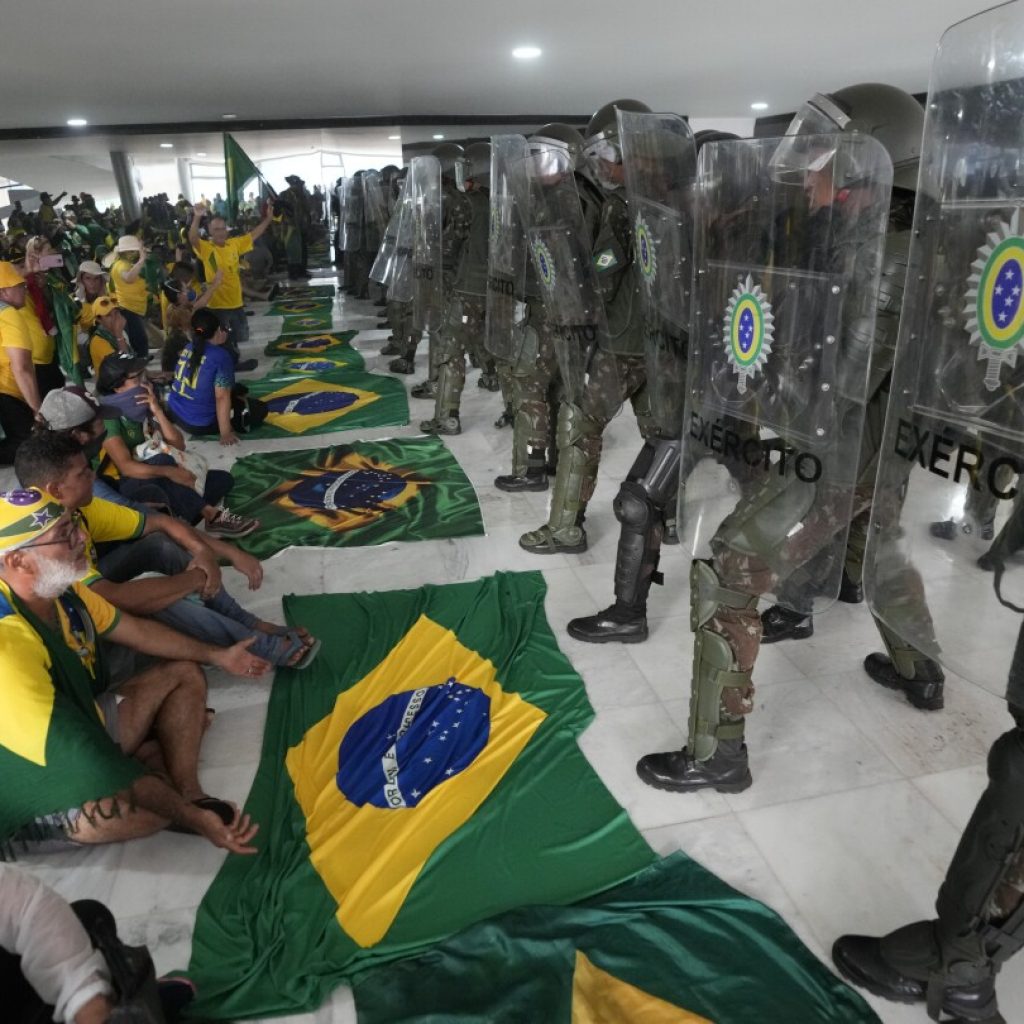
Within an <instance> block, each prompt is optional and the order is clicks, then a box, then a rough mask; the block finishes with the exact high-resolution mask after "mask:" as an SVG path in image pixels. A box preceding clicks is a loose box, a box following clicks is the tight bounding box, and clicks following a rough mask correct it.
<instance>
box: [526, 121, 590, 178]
mask: <svg viewBox="0 0 1024 1024" xmlns="http://www.w3.org/2000/svg"><path fill="white" fill-rule="evenodd" d="M527 143H528V144H534V143H535V144H536V145H537V146H554V147H556V148H558V149H564V150H566V152H568V154H569V156H570V157H571V159H572V166H573V170H576V169H577V168H578V167H579V166H580V162H581V160H582V158H583V136H582V135H581V134H580V131H579V129H578V128H573V126H572V125H571V124H565V123H564V122H562V121H550V122H548V123H547V124H544V125H541V126H540V128H538V129H537V130H536V131H535V132H534V133H533V134H532V135H531V136H530V137H529V139H527Z"/></svg>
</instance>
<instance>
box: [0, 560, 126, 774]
mask: <svg viewBox="0 0 1024 1024" xmlns="http://www.w3.org/2000/svg"><path fill="white" fill-rule="evenodd" d="M70 589H71V590H72V591H73V592H74V593H75V595H76V596H77V597H78V598H79V600H80V601H81V602H82V604H83V605H84V606H85V611H86V617H85V618H86V621H82V620H81V618H80V617H79V616H78V615H77V613H76V614H75V616H74V617H75V621H72V620H71V619H69V617H68V608H67V607H65V603H64V601H63V600H62V599H61V598H58V599H57V601H56V602H55V603H56V605H57V618H58V620H59V622H60V628H61V633H62V635H63V637H64V642H65V643H66V644H67V645H68V647H69V648H70V649H71V650H72V651H73V652H74V653H75V654H77V655H78V656H79V658H81V660H82V664H83V665H84V666H85V668H86V671H87V672H88V673H89V675H90V676H91V677H92V681H93V683H94V684H95V683H96V682H97V679H96V667H97V660H98V659H97V652H98V645H99V640H100V639H101V638H102V637H104V636H106V635H107V634H108V633H110V631H111V630H112V629H114V627H115V626H117V623H118V622H119V620H120V617H121V613H120V612H119V611H118V610H117V609H116V608H115V607H114V606H113V605H112V604H111V603H110V602H109V601H106V600H104V599H103V598H102V597H100V595H99V594H96V593H94V592H93V591H91V590H90V589H89V588H88V587H87V586H86V585H85V584H84V583H82V582H78V583H73V584H72V585H71V587H70ZM50 665H51V662H50V652H49V651H47V649H46V645H45V644H44V643H43V640H42V637H40V635H39V634H38V633H37V632H36V631H35V630H34V629H33V628H32V626H31V625H30V624H29V622H28V620H27V619H26V618H24V617H23V616H22V615H20V614H18V612H17V611H16V610H15V607H14V603H13V601H12V600H11V592H10V589H9V588H8V586H7V584H6V583H5V582H3V581H2V580H0V679H3V686H0V746H4V747H6V748H7V749H8V750H11V751H13V752H14V753H15V754H18V755H19V756H20V757H24V758H25V759H27V760H29V761H33V762H35V763H36V764H39V765H45V764H46V739H47V734H48V730H49V724H50V717H51V715H52V712H53V704H54V696H55V694H54V686H53V678H52V676H51V675H50ZM96 716H97V718H99V720H100V721H102V720H103V716H102V715H101V714H100V710H99V708H96Z"/></svg>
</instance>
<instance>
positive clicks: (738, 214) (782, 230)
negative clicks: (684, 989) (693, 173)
mask: <svg viewBox="0 0 1024 1024" xmlns="http://www.w3.org/2000/svg"><path fill="white" fill-rule="evenodd" d="M891 190H892V164H891V162H890V160H889V157H888V154H887V153H886V151H885V149H884V148H883V147H882V146H881V144H880V143H878V142H877V141H875V140H874V139H872V138H870V137H867V136H862V135H855V134H851V135H848V136H843V135H819V136H813V137H806V138H802V139H800V140H794V139H786V140H781V141H780V140H778V139H758V140H753V141H738V142H718V143H710V144H708V145H706V146H705V147H703V148H702V150H701V153H700V159H699V161H698V172H697V190H696V223H695V235H694V258H695V263H696V276H695V279H694V282H695V283H694V292H693V297H692V307H693V316H692V320H691V333H690V340H689V358H688V368H687V390H686V403H685V407H684V412H683V434H682V437H683V449H682V462H683V466H685V467H690V466H693V467H695V468H694V469H693V471H692V472H691V473H690V475H689V479H688V480H686V481H685V486H684V487H681V489H680V501H679V521H680V524H681V527H682V529H681V533H682V534H683V535H684V537H685V540H684V544H686V545H688V547H689V549H690V551H691V552H692V553H693V555H694V556H695V557H698V558H708V557H712V556H713V557H716V558H721V559H726V558H728V559H734V560H737V561H738V562H739V563H740V564H741V565H742V566H743V571H745V572H748V573H750V574H751V575H752V576H755V577H756V579H752V583H751V586H752V587H754V588H756V591H757V592H759V593H764V594H767V595H770V596H772V597H773V598H774V600H775V601H776V602H777V603H780V604H783V605H784V606H786V607H789V608H792V609H793V610H795V611H800V612H802V613H803V614H807V613H808V612H809V611H818V610H821V608H822V607H826V606H827V605H829V604H831V603H832V601H834V600H835V598H836V596H837V595H838V593H839V585H840V578H841V574H842V566H843V555H844V552H845V548H846V538H847V534H848V532H849V525H850V521H851V518H852V514H853V511H854V507H855V492H856V490H857V486H858V482H859V481H860V480H861V478H862V476H863V471H862V469H861V468H860V466H859V456H860V441H861V434H862V431H863V427H864V415H865V405H866V399H867V387H868V367H869V362H870V353H871V339H872V335H873V332H874V318H875V310H876V305H877V301H878V296H877V293H878V277H879V266H880V261H881V253H882V247H883V244H884V240H885V229H886V222H887V217H888V212H889V197H890V193H891ZM684 478H685V474H684ZM868 491H870V484H869V485H868Z"/></svg>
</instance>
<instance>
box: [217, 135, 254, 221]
mask: <svg viewBox="0 0 1024 1024" xmlns="http://www.w3.org/2000/svg"><path fill="white" fill-rule="evenodd" d="M224 174H225V177H226V178H227V193H228V194H227V196H226V197H225V198H226V200H227V204H228V220H230V221H231V222H232V223H234V222H235V221H236V220H238V204H239V203H241V201H242V200H243V199H244V198H245V190H246V188H247V187H248V185H249V183H250V182H251V181H252V180H253V179H254V178H260V180H261V181H262V175H261V174H260V171H259V168H258V167H257V166H256V165H255V164H254V163H253V162H252V160H250V159H249V154H248V153H246V151H245V150H244V149H242V147H241V146H240V145H239V144H238V143H237V142H236V141H235V138H234V136H232V135H230V134H228V132H225V133H224Z"/></svg>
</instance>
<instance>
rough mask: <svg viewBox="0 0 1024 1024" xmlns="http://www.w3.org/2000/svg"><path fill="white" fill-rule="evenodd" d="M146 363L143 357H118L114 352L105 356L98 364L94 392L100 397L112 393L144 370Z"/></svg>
mask: <svg viewBox="0 0 1024 1024" xmlns="http://www.w3.org/2000/svg"><path fill="white" fill-rule="evenodd" d="M147 362H149V360H148V359H146V358H145V356H128V355H118V354H117V353H116V352H115V353H114V354H113V355H109V356H107V357H106V358H105V359H104V360H103V362H102V363H100V372H99V374H98V375H97V377H96V390H97V391H99V393H100V394H101V395H109V394H111V393H113V391H114V389H115V388H119V387H120V386H121V385H122V384H123V383H124V382H125V381H126V380H127V379H128V378H129V377H131V376H134V375H135V374H136V373H138V372H139V371H140V370H144V369H145V368H146V363H147Z"/></svg>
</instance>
